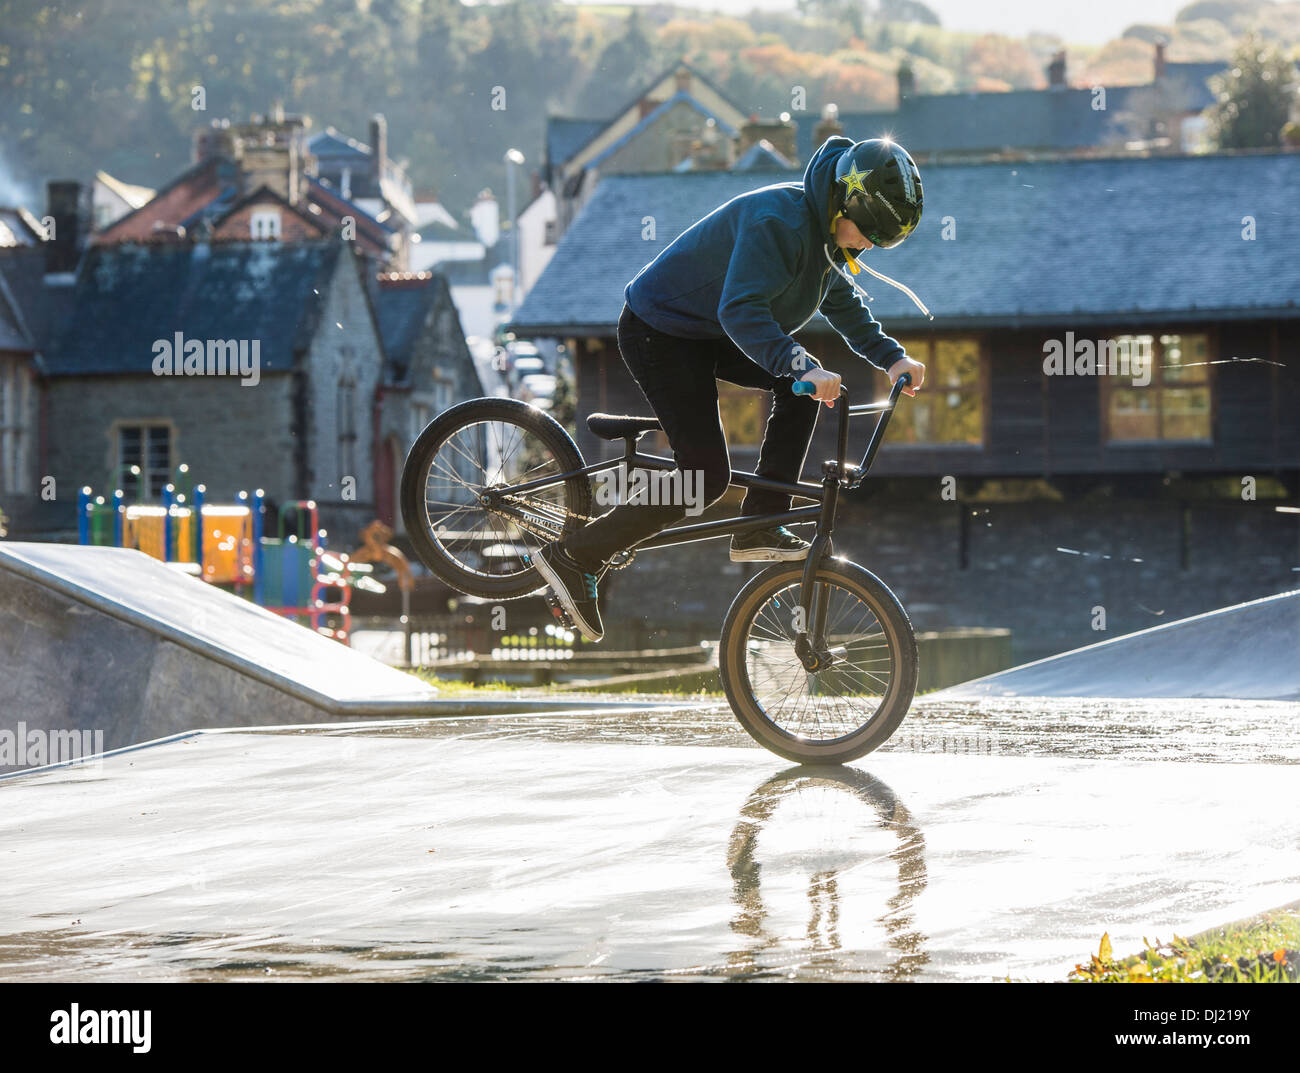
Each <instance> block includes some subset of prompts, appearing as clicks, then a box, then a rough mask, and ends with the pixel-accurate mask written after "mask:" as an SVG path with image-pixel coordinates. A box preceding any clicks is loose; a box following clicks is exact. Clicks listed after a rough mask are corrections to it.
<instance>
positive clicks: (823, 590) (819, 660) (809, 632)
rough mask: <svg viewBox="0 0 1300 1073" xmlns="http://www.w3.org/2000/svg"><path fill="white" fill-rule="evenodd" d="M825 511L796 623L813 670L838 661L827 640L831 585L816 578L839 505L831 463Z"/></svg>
mask: <svg viewBox="0 0 1300 1073" xmlns="http://www.w3.org/2000/svg"><path fill="white" fill-rule="evenodd" d="M822 488H823V489H824V493H825V494H824V495H823V496H822V513H821V518H819V519H818V522H817V535H816V536H814V537H813V540H812V546H811V547H810V548H809V549H808V558H807V559H805V560H804V564H803V578H802V580H801V582H800V585H799V608H800V610H801V611H802V612H803V614H802V615H801V616H800V617H801V619H802V622H799V623H796V626H802V627H803V628H802V629H796V630H795V635H794V651H795V654H796V655H797V656H798V657H799V662H800V663H802V664H803V667H804V670H806V671H808V672H809V673H810V674H811V673H813V672H816V671H824V670H826V669H827V668H829V667H831V666H832V665H833V664H834V663H835V656H834V654H833V653H832V652H831V651H830V649H829V647H828V645H827V644H826V612H827V605H828V604H829V603H830V586H829V585H827V584H826V583H825V582H818V581H816V580H814V579H815V578H816V577H817V571H818V570H819V569H820V568H821V565H822V561H823V560H824V559H827V558H829V557H830V556H831V554H832V545H831V533H832V531H833V530H834V528H835V512H836V509H837V507H838V506H839V498H840V474H839V467H838V466H837V465H835V464H834V463H827V465H826V466H825V467H824V468H823V472H822Z"/></svg>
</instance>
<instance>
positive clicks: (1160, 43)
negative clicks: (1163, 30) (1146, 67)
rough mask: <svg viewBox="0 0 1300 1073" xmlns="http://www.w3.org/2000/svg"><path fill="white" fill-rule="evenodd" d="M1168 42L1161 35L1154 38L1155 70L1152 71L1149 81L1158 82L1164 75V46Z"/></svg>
mask: <svg viewBox="0 0 1300 1073" xmlns="http://www.w3.org/2000/svg"><path fill="white" fill-rule="evenodd" d="M1168 43H1169V42H1168V41H1166V40H1165V38H1163V37H1157V38H1156V57H1155V61H1156V62H1155V71H1154V72H1153V73H1152V78H1151V81H1153V82H1159V81H1160V80H1161V79H1162V78H1164V77H1165V46H1166V45H1167V44H1168Z"/></svg>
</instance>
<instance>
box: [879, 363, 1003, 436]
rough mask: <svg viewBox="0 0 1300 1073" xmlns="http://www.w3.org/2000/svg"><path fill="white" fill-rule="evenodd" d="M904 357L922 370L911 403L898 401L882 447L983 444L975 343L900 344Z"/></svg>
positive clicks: (980, 382)
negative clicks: (921, 381) (920, 384)
mask: <svg viewBox="0 0 1300 1073" xmlns="http://www.w3.org/2000/svg"><path fill="white" fill-rule="evenodd" d="M899 342H900V343H901V344H902V345H903V349H905V350H906V351H907V356H908V357H909V358H912V359H913V360H915V361H919V362H920V363H921V364H922V365H924V366H925V386H924V387H923V388H922V389H921V391H920V393H919V394H918V395H917V396H916V398H909V397H908V396H906V395H904V396H902V397H900V399H899V402H898V406H897V408H896V409H895V410H894V416H893V417H891V418H890V421H889V433H888V435H887V436H886V441H885V442H886V443H919V444H973V445H976V446H978V445H980V444H982V443H983V442H984V428H985V424H986V420H985V415H984V390H983V388H984V385H983V379H982V377H981V375H980V345H979V340H978V339H900V340H899Z"/></svg>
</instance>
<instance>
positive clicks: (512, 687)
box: [407, 669, 536, 693]
mask: <svg viewBox="0 0 1300 1073" xmlns="http://www.w3.org/2000/svg"><path fill="white" fill-rule="evenodd" d="M407 673H408V674H413V675H415V677H416V678H418V679H420V681H422V682H428V683H429V685H431V686H433V687H434V688H435V689H437V690H438V692H439V693H517V692H519V690H520V689H521V688H524V687H521V686H520V685H518V684H517V683H512V682H465V681H462V680H461V679H459V678H439V677H438V676H437V675H436V674H434V673H433V672H432V671H422V670H418V669H417V670H411V671H408V672H407ZM531 688H533V689H536V687H531Z"/></svg>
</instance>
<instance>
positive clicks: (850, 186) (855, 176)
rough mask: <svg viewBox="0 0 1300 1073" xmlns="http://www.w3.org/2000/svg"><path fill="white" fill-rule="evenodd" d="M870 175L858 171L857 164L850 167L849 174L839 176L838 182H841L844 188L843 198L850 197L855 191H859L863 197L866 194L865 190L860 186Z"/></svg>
mask: <svg viewBox="0 0 1300 1073" xmlns="http://www.w3.org/2000/svg"><path fill="white" fill-rule="evenodd" d="M870 174H871V173H870V172H867V171H858V166H857V164H853V165H852V166H850V168H849V173H848V174H847V175H841V176H840V182H842V183H843V184H844V187H845V189H844V196H845V197H850V196H852V194H853V191H855V190H861V191H862V193H863V194H864V195H865V194H866V192H867V188H866V187H865V186H863V185H862V180H863V179H865V178H866V177H867V176H868V175H870Z"/></svg>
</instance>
